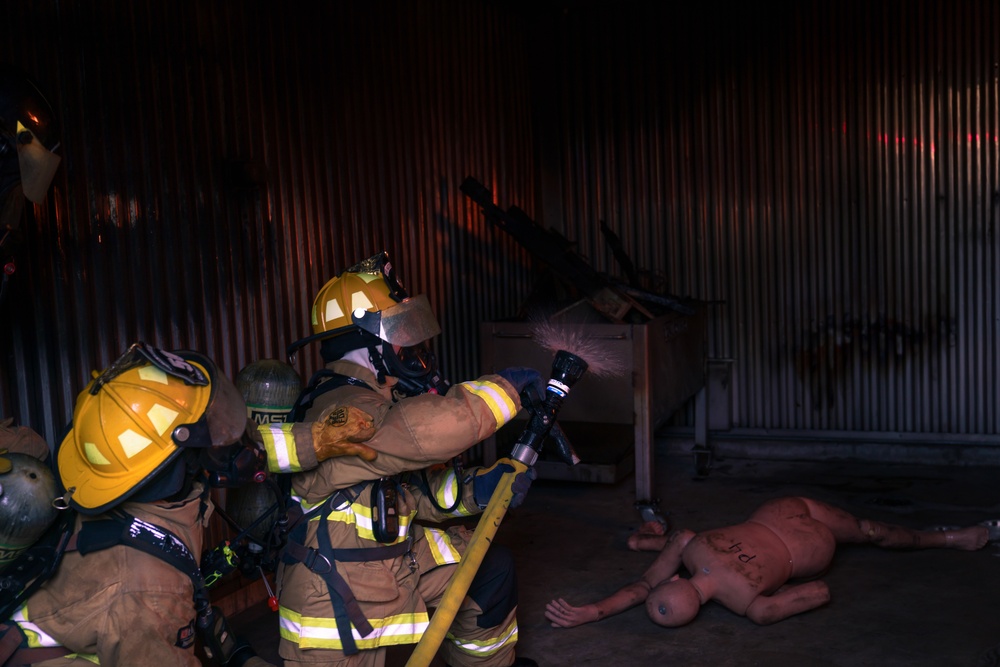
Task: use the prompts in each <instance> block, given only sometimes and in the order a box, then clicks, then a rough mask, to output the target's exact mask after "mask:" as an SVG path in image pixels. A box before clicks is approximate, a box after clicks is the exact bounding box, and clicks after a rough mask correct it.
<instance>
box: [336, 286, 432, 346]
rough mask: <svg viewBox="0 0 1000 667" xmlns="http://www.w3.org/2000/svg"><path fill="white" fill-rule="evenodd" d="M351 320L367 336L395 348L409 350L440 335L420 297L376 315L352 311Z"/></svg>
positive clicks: (425, 298) (427, 305) (430, 311)
mask: <svg viewBox="0 0 1000 667" xmlns="http://www.w3.org/2000/svg"><path fill="white" fill-rule="evenodd" d="M353 319H354V323H355V324H357V325H358V326H359V327H361V328H362V329H364V330H365V331H367V332H368V333H371V334H374V335H375V336H378V337H379V338H381V339H382V340H384V341H385V342H387V343H390V344H392V345H397V346H399V347H412V346H414V345H418V344H419V343H423V342H424V341H427V340H430V339H431V338H434V337H435V336H437V335H438V334H439V333H441V325H440V324H438V321H437V317H435V316H434V311H433V310H431V304H430V302H429V301H428V300H427V297H426V296H425V295H423V294H421V295H419V296H414V297H410V298H409V299H405V300H404V301H403V302H402V303H398V304H396V305H395V306H393V307H392V308H386V309H385V310H382V311H380V312H377V313H373V312H371V311H362V310H360V309H359V310H356V311H354V313H353Z"/></svg>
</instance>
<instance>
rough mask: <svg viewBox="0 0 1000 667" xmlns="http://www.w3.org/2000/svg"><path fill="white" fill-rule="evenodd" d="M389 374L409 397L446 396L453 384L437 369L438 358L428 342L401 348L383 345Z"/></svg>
mask: <svg viewBox="0 0 1000 667" xmlns="http://www.w3.org/2000/svg"><path fill="white" fill-rule="evenodd" d="M383 348H384V352H383V359H384V360H385V366H386V370H387V371H388V374H389V375H391V376H392V377H395V378H396V379H397V380H398V383H397V385H396V386H397V389H398V390H400V392H401V393H403V394H404V395H407V396H417V395H419V394H426V393H432V394H442V395H443V394H445V393H447V392H448V389H449V388H450V387H451V384H450V383H449V382H448V381H447V380H446V379H444V377H443V376H442V375H441V373H440V371H439V370H438V367H437V358H436V357H435V356H434V352H433V351H432V350H431V348H430V346H429V345H428V344H427V342H426V341H425V342H423V343H418V344H417V345H410V346H408V347H401V348H399V349H396V347H395V346H393V345H383Z"/></svg>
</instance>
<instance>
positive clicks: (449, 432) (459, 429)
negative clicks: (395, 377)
mask: <svg viewBox="0 0 1000 667" xmlns="http://www.w3.org/2000/svg"><path fill="white" fill-rule="evenodd" d="M520 409H521V400H520V398H519V397H518V395H517V392H516V390H515V389H514V387H513V386H511V384H510V383H509V382H507V381H506V380H504V379H503V378H501V377H500V376H499V375H484V376H483V377H481V378H479V379H478V380H472V381H469V382H462V383H460V384H457V385H455V386H453V387H452V388H451V389H450V390H449V391H448V393H447V395H444V396H441V395H439V394H421V395H420V396H414V397H411V398H407V399H404V400H402V401H400V402H398V403H396V404H394V405H393V406H392V407H391V408H390V409H389V410H388V411H387V412H386V414H385V417H384V419H383V420H382V421H381V422H380V423H379V427H378V430H379V432H378V434H376V435H375V437H374V439H373V443H372V445H373V446H374V447H375V448H376V449H378V450H379V451H380V452H383V453H387V454H394V455H396V456H399V457H400V458H402V459H406V460H408V461H417V462H422V463H423V464H425V465H433V464H435V463H438V462H440V461H447V460H449V459H451V458H452V457H455V456H458V455H460V454H462V453H463V452H465V451H466V450H467V449H469V447H472V446H473V445H475V444H476V443H478V442H481V441H482V440H484V439H485V438H488V437H489V436H491V435H493V433H495V432H496V431H497V429H499V428H500V427H501V426H503V425H504V424H506V423H507V422H509V421H510V420H511V419H513V418H514V416H515V415H517V413H518V411H519V410H520ZM376 443H377V444H376Z"/></svg>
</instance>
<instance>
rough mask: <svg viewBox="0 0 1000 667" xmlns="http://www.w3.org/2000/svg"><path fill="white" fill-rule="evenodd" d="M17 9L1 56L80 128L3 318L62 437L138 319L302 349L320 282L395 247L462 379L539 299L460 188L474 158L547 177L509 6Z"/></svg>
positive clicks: (241, 360)
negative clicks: (503, 326) (539, 164)
mask: <svg viewBox="0 0 1000 667" xmlns="http://www.w3.org/2000/svg"><path fill="white" fill-rule="evenodd" d="M0 30H2V31H3V32H2V33H0V34H2V36H3V40H2V42H0V58H3V59H5V60H8V61H11V62H14V63H16V64H18V65H19V66H20V67H21V68H22V69H25V70H28V71H29V72H30V73H31V74H32V75H33V76H34V77H35V78H36V79H37V80H38V81H39V83H40V84H41V85H42V86H43V87H44V88H45V89H46V91H47V92H48V94H49V96H50V97H51V98H52V100H53V102H54V104H55V105H56V106H57V107H58V109H57V110H58V113H59V116H60V117H61V119H62V121H63V126H64V132H63V134H64V147H63V151H62V154H63V155H64V160H63V164H62V166H61V168H60V172H59V173H58V174H57V176H56V180H55V184H54V187H53V189H52V192H51V195H50V197H49V200H48V203H47V204H46V205H43V206H40V207H38V208H37V210H36V214H37V215H36V218H37V219H36V221H35V223H34V224H31V225H28V226H27V228H26V230H25V239H24V248H25V249H24V254H23V256H22V257H21V258H20V261H19V270H18V273H17V274H16V276H15V278H16V279H15V282H14V285H13V286H12V297H11V299H10V300H9V303H8V304H6V306H7V308H6V309H5V315H4V317H5V320H6V323H5V325H4V333H3V335H2V339H0V340H2V349H3V351H4V356H3V370H4V377H5V378H6V379H7V383H6V385H5V387H4V389H3V397H2V398H3V414H12V415H13V416H15V417H16V419H17V420H18V422H19V423H24V424H28V425H31V426H32V427H34V428H36V429H37V430H39V431H41V432H42V433H43V434H45V435H47V436H48V437H49V439H50V440H53V439H54V438H55V437H57V436H58V434H59V432H60V431H61V429H62V428H63V426H64V425H65V424H66V423H67V420H68V419H69V418H70V416H71V410H72V404H73V401H74V399H75V395H76V393H77V392H78V391H80V390H81V389H82V388H83V386H84V384H85V383H86V381H87V380H88V379H89V374H90V371H91V370H92V369H95V368H103V367H105V366H106V365H107V364H108V363H110V362H111V361H112V360H114V359H115V358H116V357H117V356H118V355H119V354H120V353H121V352H123V351H124V350H125V349H126V347H127V346H128V345H129V344H130V343H131V342H133V341H135V340H139V339H142V340H145V341H147V342H148V343H150V344H153V345H156V346H160V347H164V348H168V349H175V348H185V347H187V348H195V349H199V350H202V351H204V352H206V353H208V354H209V355H210V356H211V357H213V358H214V359H216V361H217V362H218V363H219V364H220V366H221V367H222V368H223V369H224V370H225V371H226V372H227V373H229V374H230V376H231V377H234V376H235V375H236V373H237V371H238V370H239V369H240V368H241V367H242V366H243V365H245V364H246V363H249V362H250V361H253V360H255V359H259V358H265V357H270V358H282V359H283V358H285V355H284V349H285V347H286V346H287V345H288V344H289V343H291V342H293V341H294V340H296V339H298V338H301V337H302V336H304V335H306V334H308V333H311V331H310V330H309V329H308V327H309V308H310V306H311V303H312V299H313V297H314V296H315V294H316V292H317V291H318V289H319V288H320V286H321V285H322V284H323V283H324V282H326V280H328V279H329V278H330V277H332V276H333V275H335V274H336V273H339V272H340V271H342V270H344V269H346V268H347V267H348V266H350V265H351V264H353V263H355V262H357V261H358V260H360V259H363V258H365V257H367V256H370V255H372V254H374V253H375V252H377V251H379V250H382V249H386V250H388V251H389V252H390V255H391V256H392V258H393V259H394V261H395V263H396V265H397V267H398V268H399V270H400V271H401V276H402V278H403V280H404V282H405V283H406V285H407V287H408V288H409V289H410V290H411V292H414V293H425V294H427V295H428V296H429V298H430V300H431V303H432V305H433V306H434V307H435V309H436V310H437V311H438V313H439V316H440V319H441V321H442V326H443V327H444V329H445V332H446V333H445V334H444V335H443V336H442V337H441V338H440V341H439V342H440V348H439V354H440V356H441V357H442V359H443V363H444V366H445V369H446V371H447V372H448V373H449V374H450V375H451V376H453V377H467V376H469V375H472V374H474V373H477V372H478V357H477V350H476V349H475V348H476V345H477V341H478V327H479V323H480V322H481V321H483V320H488V319H495V318H499V317H508V316H510V315H512V314H513V313H514V312H516V309H517V306H518V305H519V303H520V301H521V299H523V297H524V294H525V292H526V290H527V281H528V275H527V274H528V273H529V268H530V267H529V266H528V264H529V262H528V259H527V257H526V256H525V255H524V253H523V251H522V250H521V249H520V248H518V247H517V246H516V244H514V243H513V242H512V241H510V240H509V239H505V238H500V236H501V234H500V233H499V232H497V231H495V230H491V229H489V228H487V226H486V222H485V221H484V219H483V217H482V216H481V215H480V214H479V212H478V211H477V210H475V209H474V208H473V207H470V206H469V205H468V204H467V200H466V198H465V197H464V196H463V195H462V194H461V193H460V192H459V190H458V186H459V184H460V183H461V182H462V179H464V178H465V177H466V176H470V175H471V176H475V177H476V178H479V179H480V180H482V181H483V182H485V183H487V184H488V185H489V186H490V187H492V188H493V189H494V191H495V192H496V193H497V194H498V196H509V194H507V193H509V192H510V191H512V190H516V192H517V193H518V198H522V197H527V198H529V199H532V198H533V197H534V178H535V177H534V171H533V159H532V151H533V137H532V130H531V120H530V113H531V111H530V106H529V101H528V99H527V89H526V87H525V86H524V85H523V81H524V80H525V78H526V72H527V68H528V63H527V62H526V60H525V58H524V55H523V53H524V49H523V38H522V37H521V32H520V31H519V30H518V29H517V23H516V22H515V21H514V19H513V18H512V17H511V16H510V15H509V13H508V12H505V11H501V10H499V9H497V8H495V7H493V6H491V5H490V4H484V3H479V2H460V1H456V0H452V1H449V0H441V1H436V2H435V1H432V2H420V3H409V2H379V3H361V2H323V3H319V2H315V3H313V2H304V3H294V4H293V5H289V4H288V3H277V2H221V1H219V2H202V1H197V2H196V1H191V0H188V1H182V2H132V1H131V0H102V1H100V2H60V1H58V0H39V1H38V2H32V3H27V4H22V5H18V6H12V7H8V8H7V11H6V15H5V20H4V22H3V28H2V29H0ZM529 206H530V204H529ZM484 295H488V296H489V298H483V297H484ZM315 347H316V346H313V347H312V348H309V349H307V350H306V351H304V352H303V353H300V355H299V357H300V359H298V361H297V364H296V367H297V370H299V372H300V373H301V374H302V375H303V377H305V376H307V375H308V373H310V372H311V371H313V370H315V369H316V368H317V367H318V365H319V356H318V351H317V350H316V349H314V348H315Z"/></svg>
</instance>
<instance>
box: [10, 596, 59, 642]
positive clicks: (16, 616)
mask: <svg viewBox="0 0 1000 667" xmlns="http://www.w3.org/2000/svg"><path fill="white" fill-rule="evenodd" d="M10 620H12V621H14V622H15V623H17V624H18V626H20V628H21V631H22V632H24V636H25V637H27V638H28V646H29V647H31V648H54V647H56V646H62V644H60V643H59V642H57V641H56V640H55V639H53V638H52V637H50V636H49V635H47V634H45V633H44V632H43V631H42V629H41V628H39V627H38V626H37V625H35V624H34V623H32V622H31V621H29V620H28V603H24V604H22V605H21V608H20V609H18V610H17V611H15V612H14V613H13V615H11V617H10Z"/></svg>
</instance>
